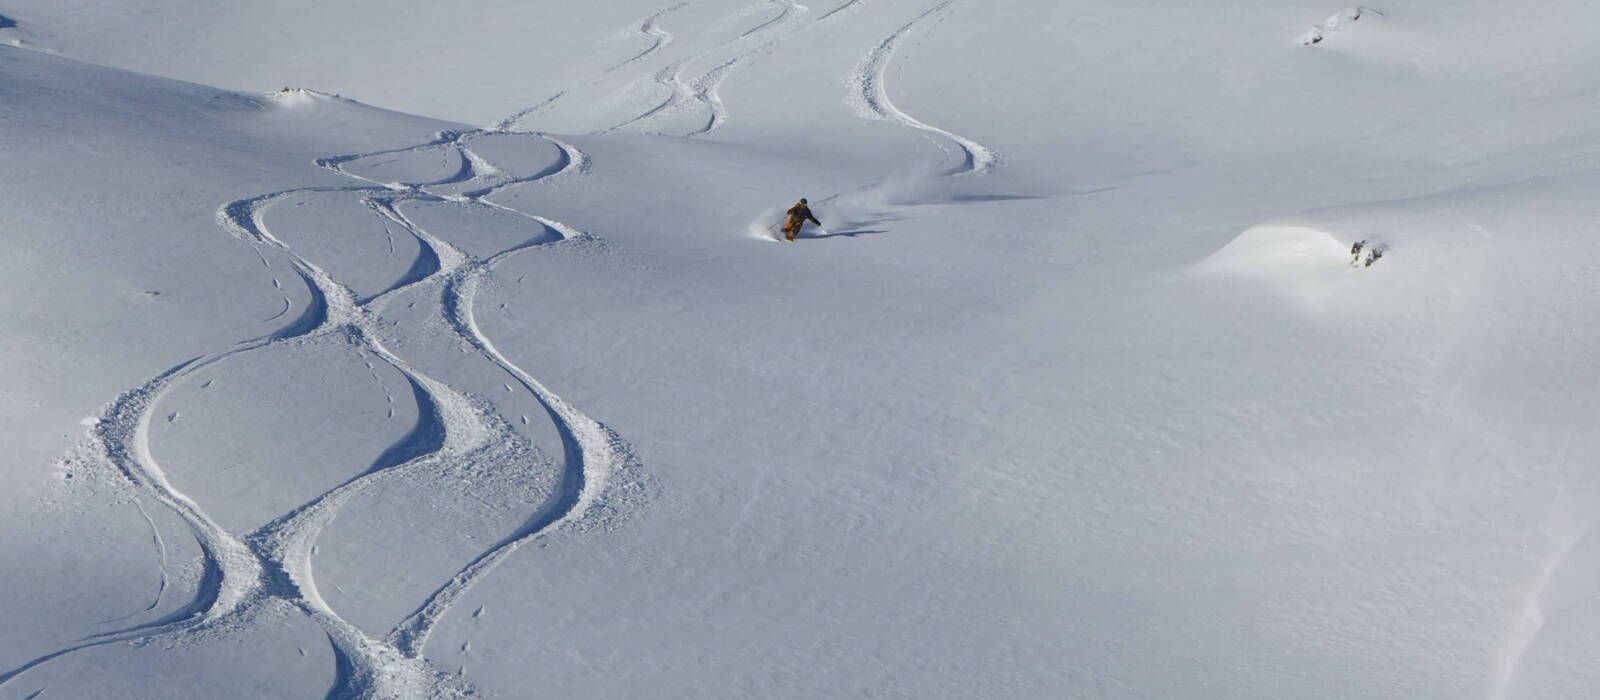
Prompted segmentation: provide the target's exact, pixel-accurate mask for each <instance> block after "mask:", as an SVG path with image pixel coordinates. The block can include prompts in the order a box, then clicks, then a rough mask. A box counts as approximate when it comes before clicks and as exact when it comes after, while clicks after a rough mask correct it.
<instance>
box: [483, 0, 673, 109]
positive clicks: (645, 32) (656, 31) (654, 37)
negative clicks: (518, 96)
mask: <svg viewBox="0 0 1600 700" xmlns="http://www.w3.org/2000/svg"><path fill="white" fill-rule="evenodd" d="M693 2H694V0H684V1H683V2H680V3H678V4H676V5H672V6H670V7H667V8H666V9H663V10H661V11H659V12H656V13H655V14H652V15H650V16H649V17H646V18H645V20H644V22H642V23H640V24H639V27H638V29H637V31H638V33H639V34H640V35H642V36H646V37H649V38H650V39H651V43H650V46H649V47H648V48H646V49H645V50H644V51H641V52H639V53H638V54H635V55H634V56H633V57H631V58H628V59H626V60H623V61H622V62H621V63H618V64H616V65H614V66H611V67H610V68H607V69H605V70H603V71H600V72H599V73H596V74H595V75H593V76H591V77H589V78H588V79H587V80H584V81H583V82H582V83H579V84H578V88H582V87H587V86H589V85H593V84H594V83H596V82H599V81H600V79H601V78H604V77H606V76H608V75H611V74H612V73H615V72H617V71H619V70H622V69H623V68H626V67H628V66H631V65H633V64H635V63H638V62H640V61H643V60H645V59H646V58H649V57H650V56H651V55H652V54H655V53H657V52H659V51H661V50H662V49H665V48H666V47H667V46H668V45H669V44H671V43H672V41H673V39H674V38H675V37H673V35H672V32H669V31H667V30H665V29H662V28H661V18H663V17H666V16H667V15H670V14H672V13H675V12H677V11H679V10H682V9H683V8H685V7H688V6H689V5H690V4H692V3H693ZM574 89H576V88H574ZM571 91H572V90H571V89H564V90H560V91H557V92H556V94H554V95H551V96H550V97H549V98H548V99H546V100H545V101H543V102H540V103H539V104H536V105H534V106H532V107H529V108H527V109H524V110H522V111H520V112H517V113H515V114H513V115H511V116H509V117H506V118H505V119H502V120H500V121H498V122H495V123H494V124H493V125H491V126H490V127H489V130H491V131H506V130H509V129H511V128H513V127H514V126H516V125H517V124H518V123H520V122H521V121H522V120H524V119H526V118H528V117H531V116H533V115H535V114H538V113H539V112H541V111H543V110H545V109H546V108H548V107H549V106H550V105H552V104H555V103H556V102H557V101H559V100H560V99H561V98H563V97H566V96H567V94H568V93H570V92H571Z"/></svg>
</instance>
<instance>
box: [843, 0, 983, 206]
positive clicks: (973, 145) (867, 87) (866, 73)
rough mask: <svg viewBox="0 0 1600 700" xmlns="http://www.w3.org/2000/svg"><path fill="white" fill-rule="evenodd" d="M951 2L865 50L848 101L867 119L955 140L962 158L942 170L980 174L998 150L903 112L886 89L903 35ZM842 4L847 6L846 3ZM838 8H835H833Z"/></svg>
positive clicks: (929, 11) (950, 2)
mask: <svg viewBox="0 0 1600 700" xmlns="http://www.w3.org/2000/svg"><path fill="white" fill-rule="evenodd" d="M954 2H955V0H944V2H941V3H939V4H938V5H935V6H933V8H932V9H929V10H928V11H927V12H924V13H922V14H920V15H918V16H917V17H916V18H915V19H912V20H911V21H910V22H908V23H906V25H905V26H903V27H901V28H900V29H899V30H897V31H895V33H893V34H890V35H889V38H887V39H884V40H883V42H882V43H880V44H878V45H877V46H876V47H874V48H873V49H872V50H871V51H868V52H867V55H866V56H864V57H863V58H862V59H861V62H860V63H859V64H857V66H856V71H855V73H854V74H853V75H851V76H850V77H849V79H848V82H849V84H850V85H851V87H852V94H851V97H850V102H851V104H853V105H854V106H855V107H856V111H857V113H858V114H860V115H861V116H863V117H866V118H868V119H885V120H889V121H893V122H897V123H899V124H902V125H904V126H908V127H911V128H913V129H919V130H921V131H925V132H928V133H930V134H935V135H938V136H941V137H944V138H946V139H949V140H951V141H954V142H955V144H956V145H957V146H960V147H961V150H962V151H963V152H964V160H963V162H962V164H961V165H959V166H956V167H955V168H953V169H951V170H949V171H947V172H945V173H944V174H946V175H972V174H981V173H986V172H989V171H990V170H993V169H994V168H995V167H996V166H998V165H999V164H1000V156H999V154H998V153H996V152H995V151H994V150H993V149H991V148H989V147H988V146H985V145H983V144H981V143H978V142H977V141H975V140H973V139H970V138H967V137H965V136H961V135H959V134H956V133H953V132H950V131H946V130H944V129H941V128H939V127H937V126H933V125H931V124H928V123H926V122H923V121H920V120H918V119H917V118H916V117H913V116H911V115H909V114H907V113H905V112H904V111H903V110H901V109H900V108H899V107H896V106H895V105H894V101H893V100H891V99H889V90H888V84H887V75H888V69H889V60H890V59H892V58H894V54H895V51H896V50H898V49H899V47H900V43H901V42H902V41H904V40H905V38H906V36H907V35H908V34H910V33H911V32H912V31H913V30H915V29H916V28H917V27H918V26H920V25H921V24H922V23H923V22H924V21H926V20H928V19H929V18H931V17H933V16H934V15H937V14H939V13H941V12H944V11H945V10H948V9H949V8H950V6H951V5H952V4H954ZM845 7H848V5H846V6H845ZM839 9H841V10H842V9H844V7H840V8H839ZM837 11H838V10H835V12H837ZM829 14H832V13H829Z"/></svg>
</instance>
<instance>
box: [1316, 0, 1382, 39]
mask: <svg viewBox="0 0 1600 700" xmlns="http://www.w3.org/2000/svg"><path fill="white" fill-rule="evenodd" d="M1374 16H1376V17H1382V16H1383V13H1382V12H1379V11H1377V10H1374V9H1372V8H1370V7H1367V6H1365V5H1352V6H1350V7H1346V8H1344V9H1343V10H1340V11H1338V12H1335V13H1333V15H1332V16H1330V17H1328V18H1327V19H1325V20H1323V21H1322V23H1321V24H1318V25H1316V26H1313V27H1312V28H1311V29H1310V30H1308V31H1307V32H1306V33H1305V34H1301V35H1300V43H1302V44H1305V45H1306V46H1315V45H1317V44H1320V43H1322V42H1323V41H1324V40H1326V39H1327V38H1328V37H1329V36H1331V35H1333V34H1335V33H1337V32H1338V31H1339V30H1340V29H1343V28H1345V27H1346V26H1348V24H1349V23H1351V22H1359V21H1361V20H1362V18H1365V17H1374Z"/></svg>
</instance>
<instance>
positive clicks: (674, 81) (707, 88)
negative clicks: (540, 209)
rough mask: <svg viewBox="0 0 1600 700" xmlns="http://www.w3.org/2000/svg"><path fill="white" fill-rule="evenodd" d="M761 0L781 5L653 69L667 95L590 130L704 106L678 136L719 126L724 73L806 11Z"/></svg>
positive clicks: (771, 0) (782, 0)
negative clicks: (702, 65)
mask: <svg viewBox="0 0 1600 700" xmlns="http://www.w3.org/2000/svg"><path fill="white" fill-rule="evenodd" d="M764 3H765V4H777V5H780V6H781V9H780V11H779V13H778V14H777V15H776V16H775V17H773V18H772V19H769V20H766V21H763V22H761V23H760V24H757V25H756V26H755V27H752V28H751V29H748V30H746V31H744V32H743V33H741V34H740V35H739V36H737V37H734V38H733V39H730V40H728V41H725V42H722V43H720V44H717V45H715V46H712V47H710V48H708V49H705V50H704V51H701V52H699V53H697V54H694V55H693V56H690V57H688V58H685V59H682V60H679V61H676V62H674V63H671V64H668V65H667V66H666V67H665V68H662V69H661V70H659V71H656V72H655V73H654V74H653V75H652V76H651V79H652V80H654V81H655V82H656V84H658V85H660V86H662V87H665V88H667V89H668V91H669V95H668V97H667V99H666V100H664V101H662V102H661V103H659V104H657V105H655V106H654V107H651V108H650V109H647V110H645V111H644V112H643V113H641V114H639V115H638V116H635V117H633V118H630V119H628V120H626V121H623V122H622V123H619V124H615V125H613V126H610V127H607V128H605V129H601V130H599V131H596V132H594V133H596V134H604V133H609V132H613V131H617V130H620V129H624V128H627V127H630V126H634V125H637V124H641V123H643V122H646V121H649V120H651V119H653V118H655V117H657V116H660V115H664V114H670V113H673V112H677V111H680V110H683V109H704V110H705V111H706V112H707V117H706V121H705V124H703V125H701V126H699V127H697V128H695V129H692V130H690V131H688V132H686V133H683V134H679V135H680V136H702V135H705V134H709V133H711V132H713V131H716V130H717V129H718V128H720V127H721V126H722V125H723V124H724V123H726V122H727V121H728V110H727V106H726V105H725V104H724V103H723V100H722V95H721V92H720V90H721V87H722V83H723V82H724V81H726V80H727V79H728V76H729V75H732V74H733V72H734V71H735V70H736V69H737V68H738V67H739V66H741V65H743V64H744V63H746V62H748V61H750V60H751V59H753V58H755V57H756V56H759V55H761V54H762V53H763V52H765V51H766V50H767V49H769V48H770V47H772V46H773V45H775V44H777V43H778V42H780V41H782V40H783V39H785V38H787V37H789V36H790V35H791V34H790V33H789V32H786V31H782V30H784V29H786V28H788V27H789V26H791V25H793V24H795V23H796V22H798V21H800V17H801V15H803V14H804V13H806V12H807V11H808V8H807V7H806V6H805V5H801V4H799V3H798V2H795V0H764ZM744 11H745V10H740V11H739V12H741V13H742V12H744ZM829 14H832V13H829ZM774 33H776V36H775V37H773V38H771V39H768V40H766V41H763V42H761V43H760V44H757V45H756V46H754V47H752V48H750V49H748V50H745V51H742V52H740V53H738V54H737V55H735V56H733V57H732V58H729V59H727V60H725V61H723V62H721V63H719V64H717V65H716V66H713V67H712V68H711V69H710V70H707V71H705V72H704V73H700V74H699V75H696V76H694V77H693V78H686V77H685V76H684V73H685V72H686V71H687V70H688V69H689V68H690V67H692V66H693V65H694V64H696V63H699V62H700V61H702V60H704V59H705V58H707V57H709V56H711V55H713V54H715V53H717V52H718V51H722V50H724V49H727V48H728V47H730V46H734V45H736V44H739V43H741V42H744V41H746V40H748V39H751V38H754V37H759V36H762V35H766V34H774Z"/></svg>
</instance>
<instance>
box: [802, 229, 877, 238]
mask: <svg viewBox="0 0 1600 700" xmlns="http://www.w3.org/2000/svg"><path fill="white" fill-rule="evenodd" d="M888 232H889V230H888V229H855V230H851V231H829V232H827V233H802V234H800V235H799V236H798V237H799V238H834V237H836V236H849V237H851V238H855V237H856V236H866V235H869V234H873V233H888Z"/></svg>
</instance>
